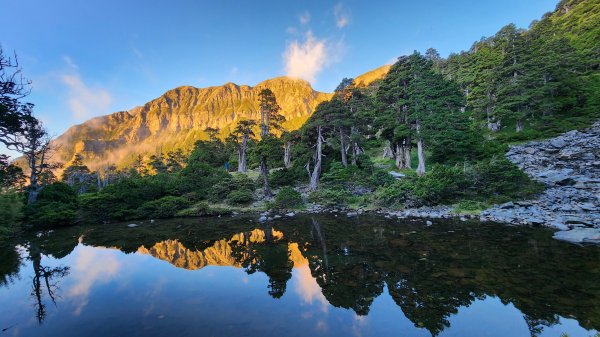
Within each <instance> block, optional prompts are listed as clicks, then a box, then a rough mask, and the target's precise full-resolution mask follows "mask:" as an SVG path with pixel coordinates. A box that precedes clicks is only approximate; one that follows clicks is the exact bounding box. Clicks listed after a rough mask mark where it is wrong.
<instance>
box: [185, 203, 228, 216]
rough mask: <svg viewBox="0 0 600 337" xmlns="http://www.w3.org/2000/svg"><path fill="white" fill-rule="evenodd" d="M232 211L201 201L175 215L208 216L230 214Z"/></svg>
mask: <svg viewBox="0 0 600 337" xmlns="http://www.w3.org/2000/svg"><path fill="white" fill-rule="evenodd" d="M230 213H231V211H230V210H227V209H222V208H213V207H209V206H208V203H207V202H206V201H202V202H199V203H197V204H194V205H192V206H191V207H189V208H186V209H182V210H181V211H178V212H177V213H176V214H175V216H180V217H193V216H207V215H226V214H230Z"/></svg>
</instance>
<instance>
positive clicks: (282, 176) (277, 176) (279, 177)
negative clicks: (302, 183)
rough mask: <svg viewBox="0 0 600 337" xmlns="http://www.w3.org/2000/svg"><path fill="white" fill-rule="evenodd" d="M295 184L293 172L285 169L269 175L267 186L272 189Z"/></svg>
mask: <svg viewBox="0 0 600 337" xmlns="http://www.w3.org/2000/svg"><path fill="white" fill-rule="evenodd" d="M295 182H296V177H295V176H294V172H292V171H291V170H289V169H287V168H282V169H280V170H276V171H274V172H273V173H271V174H269V184H270V185H271V186H273V187H282V186H292V185H294V183H295Z"/></svg>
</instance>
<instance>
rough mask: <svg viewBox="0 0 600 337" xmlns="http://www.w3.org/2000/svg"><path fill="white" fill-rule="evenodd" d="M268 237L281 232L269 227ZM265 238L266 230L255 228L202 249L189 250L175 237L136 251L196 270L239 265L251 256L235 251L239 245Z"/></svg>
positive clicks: (277, 235) (277, 236) (276, 237)
mask: <svg viewBox="0 0 600 337" xmlns="http://www.w3.org/2000/svg"><path fill="white" fill-rule="evenodd" d="M271 231H272V233H271V237H272V238H274V240H279V239H281V238H282V237H283V233H281V232H278V231H274V230H271ZM263 242H265V232H264V231H263V230H261V229H254V230H253V231H251V232H247V233H239V234H235V235H234V236H233V237H232V238H231V239H230V240H219V241H216V242H215V243H214V244H213V245H212V246H210V247H208V248H206V249H204V250H194V251H192V250H190V249H188V248H186V247H185V246H184V245H183V244H182V243H181V242H179V241H177V240H165V241H162V242H157V243H156V244H155V245H154V246H152V247H150V248H146V247H144V246H141V247H140V248H139V249H138V253H142V254H149V255H152V256H154V257H155V258H157V259H161V260H163V261H167V262H169V263H170V264H172V265H174V266H175V267H179V268H184V269H190V270H196V269H201V268H204V267H206V266H231V267H238V268H241V267H242V262H243V261H245V260H246V259H248V258H250V254H249V253H248V252H244V254H243V256H239V254H237V255H236V251H239V249H237V248H239V246H241V245H244V244H247V243H263Z"/></svg>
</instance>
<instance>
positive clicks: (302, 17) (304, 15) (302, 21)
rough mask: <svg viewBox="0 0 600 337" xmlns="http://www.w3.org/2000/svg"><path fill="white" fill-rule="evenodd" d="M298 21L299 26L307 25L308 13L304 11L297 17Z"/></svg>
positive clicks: (308, 20)
mask: <svg viewBox="0 0 600 337" xmlns="http://www.w3.org/2000/svg"><path fill="white" fill-rule="evenodd" d="M298 20H299V21H300V24H303V25H306V24H308V23H309V22H310V13H309V12H308V11H304V12H303V13H301V14H300V15H299V16H298Z"/></svg>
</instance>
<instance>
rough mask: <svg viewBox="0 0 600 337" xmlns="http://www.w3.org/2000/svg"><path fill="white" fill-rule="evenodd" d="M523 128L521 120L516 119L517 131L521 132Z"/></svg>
mask: <svg viewBox="0 0 600 337" xmlns="http://www.w3.org/2000/svg"><path fill="white" fill-rule="evenodd" d="M524 128H525V125H524V124H523V121H522V120H518V121H517V132H522V131H523V129H524Z"/></svg>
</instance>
